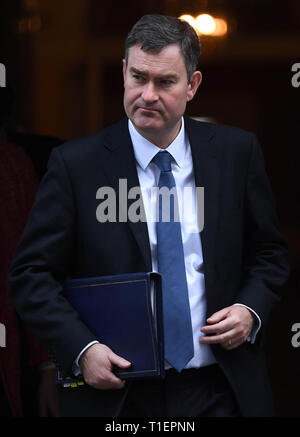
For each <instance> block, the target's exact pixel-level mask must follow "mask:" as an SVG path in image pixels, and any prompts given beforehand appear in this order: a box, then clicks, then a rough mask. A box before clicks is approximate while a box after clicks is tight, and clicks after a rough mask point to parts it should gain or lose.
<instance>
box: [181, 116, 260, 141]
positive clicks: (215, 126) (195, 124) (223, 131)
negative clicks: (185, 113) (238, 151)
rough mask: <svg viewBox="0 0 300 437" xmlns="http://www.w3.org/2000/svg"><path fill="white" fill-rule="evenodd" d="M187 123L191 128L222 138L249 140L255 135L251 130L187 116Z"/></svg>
mask: <svg viewBox="0 0 300 437" xmlns="http://www.w3.org/2000/svg"><path fill="white" fill-rule="evenodd" d="M188 124H189V125H190V126H191V127H192V128H195V129H199V130H201V131H203V130H206V131H207V132H209V134H210V135H211V136H217V137H222V138H223V139H229V140H230V139H240V140H243V139H244V140H248V141H249V139H252V138H253V137H254V136H255V134H254V133H253V132H250V131H248V130H245V129H242V128H239V127H237V126H232V125H226V124H221V123H214V122H205V121H199V120H196V119H191V118H188Z"/></svg>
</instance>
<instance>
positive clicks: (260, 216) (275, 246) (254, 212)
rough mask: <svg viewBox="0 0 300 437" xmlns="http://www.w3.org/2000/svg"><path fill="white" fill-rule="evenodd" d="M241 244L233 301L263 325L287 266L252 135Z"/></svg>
mask: <svg viewBox="0 0 300 437" xmlns="http://www.w3.org/2000/svg"><path fill="white" fill-rule="evenodd" d="M244 245H245V247H244V254H245V255H244V263H243V265H244V275H243V277H244V280H243V284H242V287H241V289H240V292H239V294H238V295H237V296H236V301H237V302H239V303H241V304H244V305H247V306H249V307H250V308H252V309H253V310H254V311H255V312H256V313H257V314H258V315H259V317H260V318H261V320H262V323H263V326H264V324H265V323H264V322H266V321H267V319H268V317H269V314H270V311H271V310H272V308H273V306H274V304H275V303H276V302H277V301H278V300H279V290H280V288H281V287H282V286H283V285H284V283H285V282H286V280H287V278H288V275H289V265H288V261H287V244H286V242H285V240H284V238H283V236H282V234H281V232H280V225H279V221H278V218H277V215H276V207H275V202H274V198H273V194H272V190H271V185H270V182H269V179H268V177H267V174H266V170H265V166H264V158H263V154H262V151H261V149H260V146H259V144H258V141H257V139H256V137H255V136H254V135H253V137H252V144H251V154H250V158H249V166H248V174H247V183H246V188H245V242H244Z"/></svg>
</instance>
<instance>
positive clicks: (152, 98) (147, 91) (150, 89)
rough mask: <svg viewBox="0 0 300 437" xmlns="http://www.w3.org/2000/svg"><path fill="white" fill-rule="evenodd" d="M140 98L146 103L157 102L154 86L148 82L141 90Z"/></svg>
mask: <svg viewBox="0 0 300 437" xmlns="http://www.w3.org/2000/svg"><path fill="white" fill-rule="evenodd" d="M142 98H143V100H144V102H146V103H153V102H156V101H157V100H158V95H157V92H156V90H155V86H154V84H153V83H152V82H148V83H147V84H146V85H145V88H144V90H143V94H142Z"/></svg>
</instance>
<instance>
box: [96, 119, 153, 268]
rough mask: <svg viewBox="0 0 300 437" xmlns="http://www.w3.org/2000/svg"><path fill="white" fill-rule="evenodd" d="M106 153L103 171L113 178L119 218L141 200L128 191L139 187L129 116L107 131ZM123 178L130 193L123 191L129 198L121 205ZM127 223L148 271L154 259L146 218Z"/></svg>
mask: <svg viewBox="0 0 300 437" xmlns="http://www.w3.org/2000/svg"><path fill="white" fill-rule="evenodd" d="M104 153H105V161H104V162H105V169H104V171H105V172H106V175H107V179H108V180H109V181H110V185H109V186H110V187H112V188H113V189H114V191H115V193H116V197H117V220H118V212H119V208H120V209H121V210H122V212H121V213H122V215H123V217H124V218H126V217H127V215H128V214H127V213H128V209H129V208H130V205H132V204H133V202H135V201H136V200H137V199H138V198H136V199H128V192H129V191H130V189H131V188H133V187H139V186H140V184H139V179H138V175H137V170H136V160H135V157H134V152H133V146H132V143H131V138H130V134H129V131H128V120H127V119H123V120H122V121H121V122H120V123H118V124H117V125H115V126H113V127H112V128H110V129H109V130H108V134H107V136H106V139H105V147H104ZM120 179H123V180H125V181H126V182H124V183H125V184H127V190H126V191H127V192H126V193H123V195H122V193H121V195H122V199H124V200H125V197H124V196H126V197H127V201H125V202H121V204H120V202H119V195H120ZM141 203H142V202H141ZM127 222H128V226H129V228H130V229H131V231H132V233H133V236H134V238H135V240H136V242H137V245H138V247H139V249H140V251H141V254H142V256H143V258H144V262H145V266H146V269H147V271H151V270H152V261H151V251H150V243H149V236H148V228H147V223H146V222H143V221H138V222H137V223H133V222H132V221H130V220H129V219H128V218H127Z"/></svg>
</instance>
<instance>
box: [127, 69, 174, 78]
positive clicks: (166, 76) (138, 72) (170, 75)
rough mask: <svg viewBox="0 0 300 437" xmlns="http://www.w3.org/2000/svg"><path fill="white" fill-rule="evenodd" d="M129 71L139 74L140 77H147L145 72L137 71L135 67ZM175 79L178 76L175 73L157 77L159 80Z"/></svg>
mask: <svg viewBox="0 0 300 437" xmlns="http://www.w3.org/2000/svg"><path fill="white" fill-rule="evenodd" d="M129 71H130V73H135V74H139V75H141V76H148V72H147V71H142V70H138V69H137V68H135V67H130V69H129ZM177 77H178V76H177V74H176V73H167V74H159V75H158V78H159V79H177Z"/></svg>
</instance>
